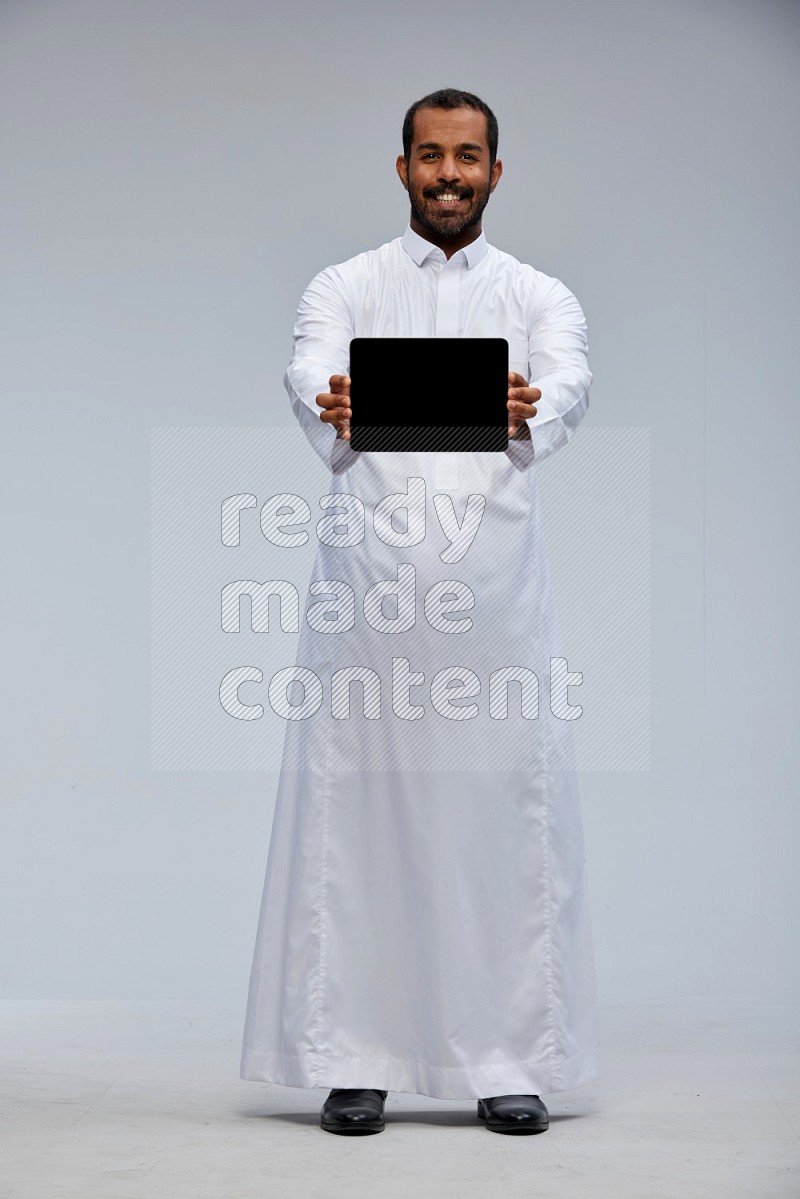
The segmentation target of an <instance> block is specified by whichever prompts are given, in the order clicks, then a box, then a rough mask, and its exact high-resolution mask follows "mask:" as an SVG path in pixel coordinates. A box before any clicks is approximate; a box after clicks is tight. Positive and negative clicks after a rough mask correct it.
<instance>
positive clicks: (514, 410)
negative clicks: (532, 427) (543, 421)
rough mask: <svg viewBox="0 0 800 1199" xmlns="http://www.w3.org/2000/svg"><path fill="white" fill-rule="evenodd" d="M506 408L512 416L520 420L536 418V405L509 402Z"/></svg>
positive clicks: (516, 401) (517, 401)
mask: <svg viewBox="0 0 800 1199" xmlns="http://www.w3.org/2000/svg"><path fill="white" fill-rule="evenodd" d="M506 407H507V408H508V410H509V412H510V413H511V415H512V416H513V417H515V418H516V419H518V420H530V418H531V417H532V416H536V405H535V404H522V403H520V402H519V400H509V401H508V403H507V404H506Z"/></svg>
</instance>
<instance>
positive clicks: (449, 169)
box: [439, 158, 461, 183]
mask: <svg viewBox="0 0 800 1199" xmlns="http://www.w3.org/2000/svg"><path fill="white" fill-rule="evenodd" d="M460 177H461V174H460V170H459V166H458V161H457V160H456V159H455V158H443V159H442V165H441V168H440V170H439V179H440V180H441V182H442V183H452V182H453V181H454V180H456V179H459V178H460Z"/></svg>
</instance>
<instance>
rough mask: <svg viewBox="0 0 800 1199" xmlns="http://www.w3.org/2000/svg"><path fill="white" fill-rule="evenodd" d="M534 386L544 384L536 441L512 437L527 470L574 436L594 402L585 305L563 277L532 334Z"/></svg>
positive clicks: (518, 462)
mask: <svg viewBox="0 0 800 1199" xmlns="http://www.w3.org/2000/svg"><path fill="white" fill-rule="evenodd" d="M528 365H529V369H530V383H529V386H531V387H538V388H539V390H540V391H541V393H542V398H541V399H540V400H536V416H533V417H531V418H530V419H529V420H528V421H527V424H528V427H529V428H530V431H531V440H530V441H515V442H511V443H509V447H508V455H509V457H510V458H511V460H512V462H513V463H514V465H515V466H516V467H517V469H518V470H527V469H528V468H529V467H530V466H531V465H532V464H533V462H534V461H535V462H540V461H541V460H542V458H546V457H547V455H548V454H552V453H553V452H554V451H555V450H558V449H560V448H561V447H562V446H563V445H566V443H567V442H568V441H569V439H570V438H571V437H572V435H573V433H574V432H575V430H576V429H577V427H578V425H579V424H580V422H581V421H582V420H583V418H584V416H585V415H586V410H587V409H588V407H589V388H590V386H591V382H592V372H591V371H590V370H589V365H588V340H587V333H586V318H585V317H584V314H583V309H582V308H581V306H580V304H579V303H578V301H577V300H576V298H575V296H574V295H573V294H572V292H571V291H570V290H569V288H567V287H566V286H565V285H564V284H563V283H562V282H561V281H560V280H559V279H551V281H550V286H549V288H548V289H547V291H546V292H545V294H544V295H543V296H541V298H540V299H539V302H538V304H537V310H536V312H535V315H534V317H533V323H532V327H531V332H530V335H529V339H528Z"/></svg>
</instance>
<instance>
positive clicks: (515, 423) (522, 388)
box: [506, 371, 542, 441]
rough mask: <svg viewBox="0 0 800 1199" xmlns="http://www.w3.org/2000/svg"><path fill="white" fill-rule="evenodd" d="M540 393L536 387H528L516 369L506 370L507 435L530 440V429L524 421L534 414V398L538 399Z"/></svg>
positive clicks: (525, 380)
mask: <svg viewBox="0 0 800 1199" xmlns="http://www.w3.org/2000/svg"><path fill="white" fill-rule="evenodd" d="M541 398H542V393H541V391H540V390H539V388H538V387H528V380H527V379H523V377H522V375H518V374H517V372H516V371H509V372H508V403H507V405H506V407H507V408H508V436H509V438H516V439H517V440H518V441H530V439H531V431H530V428H529V426H528V425H527V424H526V423H525V422H526V421H527V420H528V419H529V418H530V417H532V416H536V408H535V406H534V401H535V400H540V399H541Z"/></svg>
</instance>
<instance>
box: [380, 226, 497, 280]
mask: <svg viewBox="0 0 800 1199" xmlns="http://www.w3.org/2000/svg"><path fill="white" fill-rule="evenodd" d="M401 244H402V247H403V249H404V250H405V252H406V254H408V256H409V257H410V258H412V259H413V260H414V262H416V264H417V266H422V264H423V262H424V261H425V259H426V258H428V257H429V256H430V255H431V254H432V253H433V252H434V251H435V250H439V247H438V246H435V245H434V244H433V242H432V241H427V240H426V238H424V237H420V235H419V233H415V232H414V230H413V229H412V228H411V225H407V226H406V231H405V233H404V234H403V237H402V239H401ZM439 252H440V253H441V254H444V251H443V250H440V251H439ZM488 252H489V243H488V242H487V240H486V234H485V233H484V231H483V230H481V232H480V236H478V237H476V238H475V241H471V242H470V243H469V245H468V246H463V247H462V249H460V250H457V251H456V253H455V254H454V255H453V258H458V256H459V254H462V255H463V257H464V258H465V260H466V263H467V269H468V270H472V268H473V267H474V266H477V265H478V263H479V262H480V261H481V260H482V259H483V258H485V256H486V254H487V253H488Z"/></svg>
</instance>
